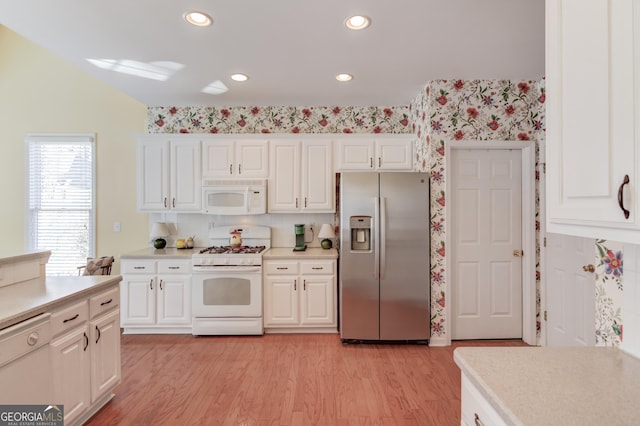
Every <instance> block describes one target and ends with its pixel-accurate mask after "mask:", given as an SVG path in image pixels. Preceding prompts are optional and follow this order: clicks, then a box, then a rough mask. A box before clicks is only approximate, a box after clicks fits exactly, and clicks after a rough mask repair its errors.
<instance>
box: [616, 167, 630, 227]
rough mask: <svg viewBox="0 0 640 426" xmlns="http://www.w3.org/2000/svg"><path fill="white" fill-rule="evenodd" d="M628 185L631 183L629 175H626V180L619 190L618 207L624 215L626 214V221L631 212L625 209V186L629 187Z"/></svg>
mask: <svg viewBox="0 0 640 426" xmlns="http://www.w3.org/2000/svg"><path fill="white" fill-rule="evenodd" d="M628 183H629V175H624V179H623V180H622V183H621V184H620V188H618V205H619V206H620V208H621V209H622V213H624V218H625V219H629V210H627V209H625V208H624V200H623V197H622V195H623V190H624V186H625V185H627V184H628Z"/></svg>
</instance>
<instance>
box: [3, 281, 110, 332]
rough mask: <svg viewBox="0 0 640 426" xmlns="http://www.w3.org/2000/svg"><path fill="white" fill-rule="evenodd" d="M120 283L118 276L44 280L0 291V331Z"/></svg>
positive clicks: (12, 286)
mask: <svg viewBox="0 0 640 426" xmlns="http://www.w3.org/2000/svg"><path fill="white" fill-rule="evenodd" d="M121 280H122V277H121V276H120V275H107V276H102V275H101V276H82V277H47V278H46V279H45V280H40V279H38V280H32V281H25V282H23V283H17V284H12V285H8V286H6V287H2V288H0V329H3V328H6V327H9V326H11V325H13V324H16V323H18V322H20V321H23V320H25V319H27V318H31V317H33V316H36V315H39V314H41V313H43V312H47V311H50V310H51V309H55V308H57V307H58V306H61V305H63V304H65V303H66V302H68V301H71V300H73V299H75V298H78V297H87V296H89V295H91V294H93V293H98V292H100V291H101V290H103V289H105V288H106V287H110V286H112V285H114V284H117V283H118V282H120V281H121Z"/></svg>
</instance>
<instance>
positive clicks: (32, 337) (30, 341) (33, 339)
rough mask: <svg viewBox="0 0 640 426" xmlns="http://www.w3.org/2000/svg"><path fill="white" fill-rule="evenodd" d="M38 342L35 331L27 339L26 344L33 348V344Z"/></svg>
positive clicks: (38, 338)
mask: <svg viewBox="0 0 640 426" xmlns="http://www.w3.org/2000/svg"><path fill="white" fill-rule="evenodd" d="M38 340H40V335H39V334H38V332H37V331H34V332H33V333H31V334H29V336H28V337H27V344H28V345H29V346H35V344H36V343H38Z"/></svg>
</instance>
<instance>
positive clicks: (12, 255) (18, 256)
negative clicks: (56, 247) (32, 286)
mask: <svg viewBox="0 0 640 426" xmlns="http://www.w3.org/2000/svg"><path fill="white" fill-rule="evenodd" d="M49 256H51V251H49V250H40V251H28V252H24V251H21V252H17V251H10V250H6V249H2V250H0V265H2V264H4V263H16V262H26V261H30V260H36V259H39V260H40V263H41V264H46V263H47V262H48V261H49Z"/></svg>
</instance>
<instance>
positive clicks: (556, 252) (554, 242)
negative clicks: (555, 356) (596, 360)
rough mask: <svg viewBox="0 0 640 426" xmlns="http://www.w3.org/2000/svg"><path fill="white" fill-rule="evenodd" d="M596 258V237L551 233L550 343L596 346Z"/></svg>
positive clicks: (548, 253)
mask: <svg viewBox="0 0 640 426" xmlns="http://www.w3.org/2000/svg"><path fill="white" fill-rule="evenodd" d="M595 258H596V254H595V241H594V240H593V239H591V238H581V237H572V236H569V235H560V234H547V251H546V262H547V267H546V271H547V272H546V287H545V288H546V305H547V322H546V326H547V345H548V346H594V345H595V343H596V325H595V324H596V318H595V315H596V314H595V312H596V302H595V297H596V290H595V286H596V282H595V273H593V272H590V270H591V268H594V270H595V265H594V262H595Z"/></svg>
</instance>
